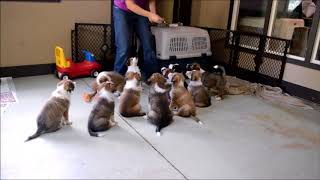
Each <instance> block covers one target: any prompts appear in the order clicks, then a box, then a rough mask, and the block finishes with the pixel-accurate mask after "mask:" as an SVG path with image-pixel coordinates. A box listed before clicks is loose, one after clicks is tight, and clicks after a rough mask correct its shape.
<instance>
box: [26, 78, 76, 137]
mask: <svg viewBox="0 0 320 180" xmlns="http://www.w3.org/2000/svg"><path fill="white" fill-rule="evenodd" d="M74 88H75V82H72V81H71V80H68V79H65V80H62V81H60V82H59V83H58V84H57V88H56V90H55V91H53V92H52V94H51V97H50V99H49V100H48V101H47V102H46V104H45V106H44V107H43V108H42V110H41V112H40V114H39V115H38V117H37V127H38V128H37V131H36V133H35V134H33V135H32V136H30V137H28V139H27V140H26V141H30V140H32V139H35V138H37V137H39V136H40V135H42V134H44V133H51V132H55V131H58V130H59V129H60V128H61V127H62V126H63V125H71V122H70V121H69V107H70V96H71V93H72V91H73V90H74Z"/></svg>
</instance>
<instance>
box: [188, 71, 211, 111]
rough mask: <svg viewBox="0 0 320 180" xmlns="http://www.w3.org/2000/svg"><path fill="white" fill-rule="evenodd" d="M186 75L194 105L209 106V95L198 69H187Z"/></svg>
mask: <svg viewBox="0 0 320 180" xmlns="http://www.w3.org/2000/svg"><path fill="white" fill-rule="evenodd" d="M186 76H187V77H188V78H189V79H190V83H189V85H188V91H189V92H190V93H191V95H192V97H193V101H194V103H195V105H196V106H197V107H209V106H211V97H210V95H209V94H208V92H207V91H206V89H205V88H204V86H203V84H202V81H201V73H200V71H198V70H193V71H187V72H186Z"/></svg>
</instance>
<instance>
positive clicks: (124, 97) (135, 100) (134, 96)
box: [119, 72, 146, 117]
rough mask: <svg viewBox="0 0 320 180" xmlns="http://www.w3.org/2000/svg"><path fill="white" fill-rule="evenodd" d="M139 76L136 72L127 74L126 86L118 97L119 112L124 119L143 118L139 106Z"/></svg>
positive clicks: (140, 89)
mask: <svg viewBox="0 0 320 180" xmlns="http://www.w3.org/2000/svg"><path fill="white" fill-rule="evenodd" d="M140 79H141V76H140V74H139V73H137V72H128V73H127V75H126V85H125V86H124V90H123V92H122V94H121V96H120V101H119V112H120V114H121V115H122V116H124V117H134V116H144V115H145V114H146V113H144V112H142V108H141V105H140V96H141V91H142V87H141V82H140Z"/></svg>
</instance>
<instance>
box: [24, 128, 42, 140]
mask: <svg viewBox="0 0 320 180" xmlns="http://www.w3.org/2000/svg"><path fill="white" fill-rule="evenodd" d="M41 134H42V131H41V130H40V129H38V130H37V132H36V133H34V134H33V135H32V136H29V137H28V139H26V140H25V141H24V142H28V141H30V140H32V139H35V138H37V137H39V136H40V135H41Z"/></svg>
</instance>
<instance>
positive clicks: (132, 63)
mask: <svg viewBox="0 0 320 180" xmlns="http://www.w3.org/2000/svg"><path fill="white" fill-rule="evenodd" d="M127 66H128V69H127V72H126V73H129V72H135V73H138V74H139V75H140V76H141V72H140V69H139V66H138V58H137V57H131V58H129V59H128V61H127Z"/></svg>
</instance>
